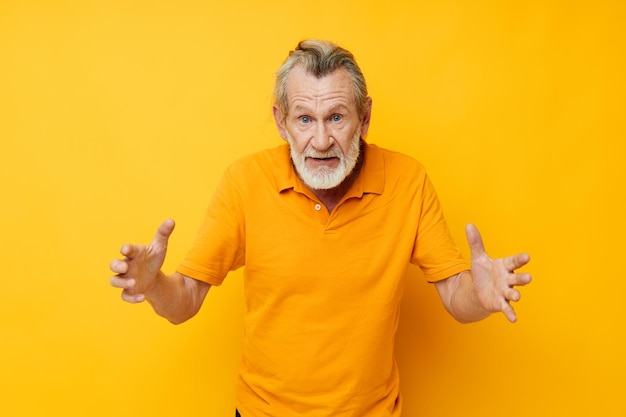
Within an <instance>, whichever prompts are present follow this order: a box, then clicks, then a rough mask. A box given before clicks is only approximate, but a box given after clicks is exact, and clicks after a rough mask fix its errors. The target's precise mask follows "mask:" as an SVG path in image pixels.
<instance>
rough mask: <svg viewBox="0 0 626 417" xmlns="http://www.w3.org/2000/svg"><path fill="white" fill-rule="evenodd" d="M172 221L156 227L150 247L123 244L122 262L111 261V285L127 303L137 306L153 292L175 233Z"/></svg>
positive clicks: (120, 260) (118, 260) (119, 260)
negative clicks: (118, 290) (117, 289)
mask: <svg viewBox="0 0 626 417" xmlns="http://www.w3.org/2000/svg"><path fill="white" fill-rule="evenodd" d="M174 226H175V224H174V221H173V220H166V221H164V222H163V224H161V226H159V229H158V230H157V233H156V236H155V237H154V239H153V240H152V242H151V243H150V244H149V245H131V244H126V245H124V246H122V248H121V249H120V253H121V254H122V255H123V256H124V259H115V260H113V261H111V264H110V268H111V271H113V272H115V273H116V275H114V276H112V277H111V280H110V282H111V286H113V287H115V288H121V289H122V290H123V291H122V299H123V300H124V301H128V302H129V303H140V302H142V301H144V300H145V299H146V293H147V292H148V291H150V290H151V289H152V287H153V286H154V284H155V282H156V280H157V277H158V276H159V274H162V272H161V267H162V266H163V261H164V260H165V254H166V252H167V242H168V240H169V237H170V235H171V234H172V231H173V230H174Z"/></svg>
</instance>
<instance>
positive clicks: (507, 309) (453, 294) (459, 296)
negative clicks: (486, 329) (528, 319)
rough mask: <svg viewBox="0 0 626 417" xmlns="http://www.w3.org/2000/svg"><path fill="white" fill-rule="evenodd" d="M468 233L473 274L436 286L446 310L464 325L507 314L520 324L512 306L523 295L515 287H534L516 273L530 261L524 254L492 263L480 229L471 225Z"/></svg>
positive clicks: (510, 319) (461, 275)
mask: <svg viewBox="0 0 626 417" xmlns="http://www.w3.org/2000/svg"><path fill="white" fill-rule="evenodd" d="M466 233H467V241H468V243H469V246H470V249H471V253H472V270H471V271H464V272H461V273H460V274H458V275H454V276H452V277H450V278H447V279H445V280H443V281H439V282H437V283H436V284H435V285H436V287H437V291H438V292H439V296H440V297H441V301H442V302H443V304H444V306H445V308H446V310H448V312H449V313H450V314H451V315H452V316H453V317H454V318H455V319H456V320H458V321H460V322H461V323H470V322H474V321H479V320H482V319H484V318H485V317H487V316H489V315H490V314H491V313H495V312H502V313H504V315H505V316H506V317H507V319H508V320H509V321H510V322H511V323H513V322H515V321H517V316H516V315H515V310H513V307H511V304H510V303H511V301H513V302H517V301H519V299H520V293H519V291H518V290H517V289H515V288H514V287H515V286H522V285H526V284H528V283H530V281H531V277H530V275H529V274H526V273H515V270H516V269H518V268H521V267H522V266H524V265H526V264H527V263H528V262H529V261H530V257H529V256H528V255H527V254H525V253H522V254H518V255H513V256H509V257H506V258H498V259H491V258H489V256H487V253H486V252H485V247H484V245H483V241H482V238H481V237H480V233H479V232H478V230H477V229H476V227H475V226H474V225H468V226H467V228H466Z"/></svg>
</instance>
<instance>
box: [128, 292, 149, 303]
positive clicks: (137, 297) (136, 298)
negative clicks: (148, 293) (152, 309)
mask: <svg viewBox="0 0 626 417" xmlns="http://www.w3.org/2000/svg"><path fill="white" fill-rule="evenodd" d="M145 299H146V297H145V296H144V295H143V294H130V293H128V292H126V291H122V300H124V301H126V302H129V303H133V304H136V303H141V302H142V301H144V300H145Z"/></svg>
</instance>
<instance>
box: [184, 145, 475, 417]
mask: <svg viewBox="0 0 626 417" xmlns="http://www.w3.org/2000/svg"><path fill="white" fill-rule="evenodd" d="M364 152H365V159H364V162H363V166H362V169H361V173H360V174H359V176H358V178H357V179H356V181H355V182H354V184H353V185H352V187H351V188H350V190H349V191H348V192H347V194H346V195H345V196H344V197H343V199H342V200H341V201H340V202H339V204H337V206H336V207H335V208H334V210H333V211H332V213H328V211H327V210H326V208H325V207H324V206H323V204H322V203H321V202H320V201H319V200H318V199H317V198H316V197H315V195H314V194H313V193H312V192H311V191H310V190H309V189H308V188H307V187H306V186H305V185H304V184H303V183H302V182H301V181H300V180H299V179H298V177H297V175H296V173H295V171H294V169H293V167H292V164H291V160H290V156H289V148H288V145H286V144H285V145H282V146H280V147H277V148H274V149H269V150H266V151H263V152H260V153H257V154H255V155H251V156H248V157H246V158H244V159H242V160H240V161H238V162H237V163H235V164H233V165H232V166H231V167H230V168H229V169H228V170H227V171H226V172H225V175H224V178H223V180H222V182H221V184H220V185H219V187H218V189H217V191H216V194H215V196H214V198H213V200H212V202H211V203H210V205H209V208H208V210H207V213H206V217H205V221H204V224H203V226H202V227H201V229H200V232H199V234H198V237H197V240H196V242H195V244H194V245H193V248H192V250H191V251H190V252H189V254H188V256H187V257H186V258H185V260H184V261H183V262H182V264H181V266H180V267H179V268H178V272H180V273H182V274H184V275H186V276H189V277H192V278H195V279H198V280H201V281H205V282H208V283H209V284H212V285H219V284H221V283H222V281H223V279H224V278H225V276H226V275H227V273H228V272H229V271H232V270H235V269H237V268H239V267H242V266H245V272H244V277H245V278H244V279H245V283H244V288H245V301H246V308H247V311H246V315H245V323H244V329H245V336H244V345H243V355H242V360H241V366H240V372H239V380H238V387H237V404H236V405H237V408H238V409H239V411H240V412H241V414H242V416H244V417H252V416H253V417H266V416H268V417H269V416H271V417H290V416H333V417H368V416H372V417H383V416H399V415H400V409H401V404H400V402H401V401H400V393H399V382H398V369H397V366H396V361H395V358H394V354H393V350H394V335H395V331H396V328H397V325H398V316H399V304H400V299H401V295H402V291H403V287H404V278H405V275H406V269H407V267H408V264H409V263H414V264H416V265H418V266H419V267H420V268H421V269H422V270H423V272H424V274H425V276H426V278H427V279H428V281H431V282H434V281H438V280H441V279H445V278H447V277H450V276H452V275H455V274H457V273H459V272H461V271H464V270H467V269H468V267H467V264H466V262H465V261H464V260H463V258H462V256H461V253H460V251H459V250H458V248H457V247H456V246H455V245H454V243H453V242H452V239H451V237H450V234H449V231H448V228H447V226H446V222H445V220H444V216H443V213H442V210H441V207H440V205H439V202H438V199H437V196H436V194H435V191H434V188H433V187H432V185H431V183H430V181H429V180H428V177H427V175H426V172H425V170H424V168H423V166H422V165H421V164H419V163H418V162H417V161H415V160H414V159H412V158H409V157H407V156H405V155H402V154H400V153H396V152H391V151H388V150H384V149H381V148H379V147H377V146H375V145H367V144H366V145H365V146H364Z"/></svg>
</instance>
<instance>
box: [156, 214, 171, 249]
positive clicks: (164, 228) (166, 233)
mask: <svg viewBox="0 0 626 417" xmlns="http://www.w3.org/2000/svg"><path fill="white" fill-rule="evenodd" d="M175 226H176V224H175V223H174V220H172V219H167V220H165V221H164V222H163V223H162V224H161V225H160V226H159V228H158V229H157V232H156V235H155V236H154V239H153V240H152V245H153V246H161V247H163V248H167V241H168V240H169V238H170V235H171V234H172V232H173V231H174V227H175Z"/></svg>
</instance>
